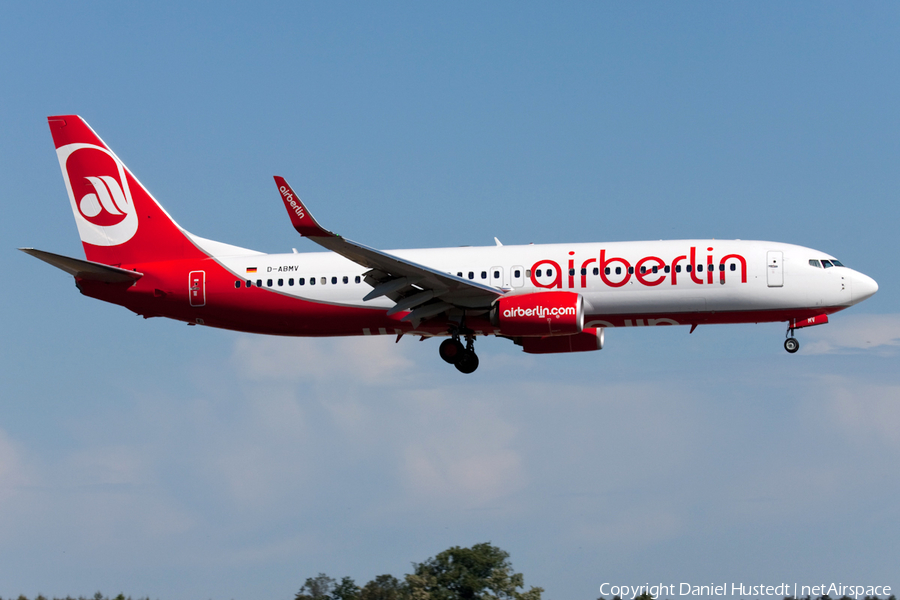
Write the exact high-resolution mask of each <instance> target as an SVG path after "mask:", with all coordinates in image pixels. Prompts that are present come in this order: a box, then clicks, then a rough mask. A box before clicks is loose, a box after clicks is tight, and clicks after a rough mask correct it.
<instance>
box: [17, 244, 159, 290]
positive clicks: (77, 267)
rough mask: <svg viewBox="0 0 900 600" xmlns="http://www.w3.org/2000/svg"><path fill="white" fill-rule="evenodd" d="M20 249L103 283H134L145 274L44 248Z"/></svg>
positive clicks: (77, 275) (81, 277)
mask: <svg viewBox="0 0 900 600" xmlns="http://www.w3.org/2000/svg"><path fill="white" fill-rule="evenodd" d="M19 250H21V251H22V252H24V253H25V254H30V255H31V256H33V257H35V258H39V259H41V260H42V261H44V262H45V263H49V264H51V265H53V266H54V267H56V268H57V269H62V270H63V271H65V272H66V273H68V274H69V275H72V276H73V277H76V278H78V279H87V280H89V281H102V282H103V283H133V282H135V281H137V280H138V279H140V278H141V277H143V276H144V274H143V273H138V272H137V271H129V270H127V269H120V268H118V267H111V266H109V265H104V264H101V263H97V262H92V261H89V260H81V259H78V258H71V257H68V256H63V255H62V254H53V253H52V252H44V251H43V250H35V249H34V248H19Z"/></svg>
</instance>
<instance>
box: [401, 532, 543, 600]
mask: <svg viewBox="0 0 900 600" xmlns="http://www.w3.org/2000/svg"><path fill="white" fill-rule="evenodd" d="M413 567H414V573H413V574H412V575H407V576H406V584H407V586H408V588H409V594H410V599H411V600H470V599H471V600H540V598H541V593H542V592H543V591H544V590H543V589H542V588H537V587H532V588H531V589H529V590H528V591H527V592H525V591H523V592H519V591H518V589H519V588H523V587H524V586H525V583H524V577H523V576H522V574H521V573H514V572H513V570H512V565H511V564H510V562H509V553H507V552H505V551H503V550H501V549H500V548H497V547H496V546H492V545H491V544H490V543H482V544H475V545H474V546H472V547H471V548H461V547H459V546H454V547H452V548H450V549H449V550H444V551H443V552H441V553H440V554H438V555H437V556H435V557H434V558H429V559H428V560H426V561H425V562H422V563H418V564H417V563H413Z"/></svg>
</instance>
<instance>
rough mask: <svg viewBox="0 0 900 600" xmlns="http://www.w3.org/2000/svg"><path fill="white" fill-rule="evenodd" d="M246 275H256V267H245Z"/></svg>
mask: <svg viewBox="0 0 900 600" xmlns="http://www.w3.org/2000/svg"><path fill="white" fill-rule="evenodd" d="M247 272H248V273H256V267H247Z"/></svg>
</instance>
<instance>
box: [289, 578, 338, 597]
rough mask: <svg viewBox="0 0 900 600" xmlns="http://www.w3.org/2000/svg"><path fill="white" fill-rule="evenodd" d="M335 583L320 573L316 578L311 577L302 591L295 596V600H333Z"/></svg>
mask: <svg viewBox="0 0 900 600" xmlns="http://www.w3.org/2000/svg"><path fill="white" fill-rule="evenodd" d="M334 584H335V581H334V579H332V578H331V577H329V576H328V575H326V574H325V573H319V574H318V575H317V576H316V577H309V578H308V579H307V580H306V583H304V584H303V587H302V588H300V591H299V592H297V594H296V595H295V596H294V599H295V600H332V596H331V592H332V590H333V589H334Z"/></svg>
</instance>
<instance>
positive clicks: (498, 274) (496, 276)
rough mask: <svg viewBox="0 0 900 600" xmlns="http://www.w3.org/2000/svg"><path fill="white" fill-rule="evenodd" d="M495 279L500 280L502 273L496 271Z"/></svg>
mask: <svg viewBox="0 0 900 600" xmlns="http://www.w3.org/2000/svg"><path fill="white" fill-rule="evenodd" d="M494 279H500V271H494Z"/></svg>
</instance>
